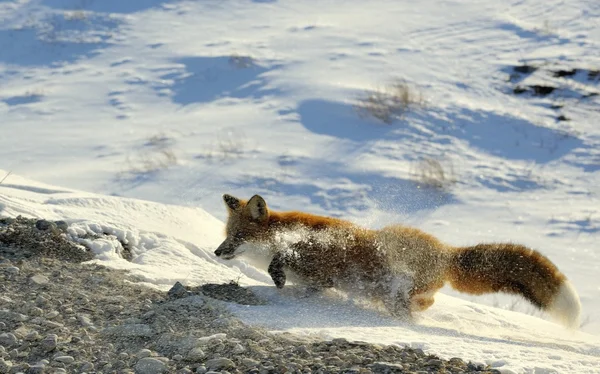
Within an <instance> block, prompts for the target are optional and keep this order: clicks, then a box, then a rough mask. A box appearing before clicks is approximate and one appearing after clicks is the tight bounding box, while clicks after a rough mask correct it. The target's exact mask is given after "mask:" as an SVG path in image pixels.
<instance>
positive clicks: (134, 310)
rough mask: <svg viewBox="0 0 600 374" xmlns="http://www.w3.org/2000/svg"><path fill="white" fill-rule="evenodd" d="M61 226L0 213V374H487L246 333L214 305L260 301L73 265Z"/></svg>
mask: <svg viewBox="0 0 600 374" xmlns="http://www.w3.org/2000/svg"><path fill="white" fill-rule="evenodd" d="M40 222H41V223H40ZM66 228H67V224H66V223H64V221H59V222H50V221H45V220H35V219H25V218H20V217H19V218H17V219H12V218H8V219H7V218H0V321H2V322H0V374H5V373H10V374H13V373H15V374H16V373H27V374H29V373H123V374H125V373H140V374H142V373H144V374H146V373H147V374H154V373H156V374H158V373H203V374H204V373H207V374H209V373H217V372H218V373H253V374H269V373H286V372H287V373H365V374H367V373H473V372H478V373H498V371H496V370H493V369H490V368H489V367H485V366H483V365H476V364H473V363H469V362H465V361H464V360H463V359H461V358H452V359H450V360H443V359H440V358H439V357H437V356H435V355H430V354H426V353H424V352H423V351H422V350H420V349H411V348H406V347H399V346H394V345H390V346H385V345H378V344H370V343H365V342H359V341H348V340H346V339H333V340H318V339H316V338H307V337H303V336H295V335H292V334H287V333H284V334H271V333H269V332H267V331H265V330H263V329H261V328H257V327H251V326H247V325H245V324H243V323H242V322H241V321H240V320H239V319H237V318H235V317H234V316H233V315H231V314H230V313H229V312H228V311H227V309H226V308H225V306H224V305H223V304H224V303H223V301H221V300H225V301H227V302H238V303H243V304H246V305H260V304H262V303H264V302H263V301H262V300H260V299H259V298H257V297H256V296H255V295H253V294H252V293H251V292H250V291H249V290H247V289H244V288H243V287H240V286H239V285H237V284H235V283H228V284H223V285H217V284H211V285H203V286H201V287H196V288H187V287H185V286H183V285H181V284H175V285H174V286H173V289H172V290H171V291H170V292H168V293H166V292H159V291H156V290H154V289H151V288H147V287H142V286H138V285H136V284H135V283H132V282H131V277H130V276H129V275H128V274H127V272H124V271H118V270H112V269H108V268H106V267H103V266H100V265H97V264H89V263H83V262H84V261H87V260H89V259H91V258H92V257H93V256H92V255H91V252H90V251H89V250H87V249H85V248H82V247H81V246H80V245H77V244H74V243H72V242H70V241H68V240H67V239H66V237H65V235H64V232H65V230H66Z"/></svg>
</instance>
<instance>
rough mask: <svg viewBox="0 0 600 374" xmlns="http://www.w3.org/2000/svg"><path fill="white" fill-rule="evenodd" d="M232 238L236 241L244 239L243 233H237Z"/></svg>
mask: <svg viewBox="0 0 600 374" xmlns="http://www.w3.org/2000/svg"><path fill="white" fill-rule="evenodd" d="M233 237H234V238H236V239H244V233H241V232H238V233H236V234H235V235H234V236H233Z"/></svg>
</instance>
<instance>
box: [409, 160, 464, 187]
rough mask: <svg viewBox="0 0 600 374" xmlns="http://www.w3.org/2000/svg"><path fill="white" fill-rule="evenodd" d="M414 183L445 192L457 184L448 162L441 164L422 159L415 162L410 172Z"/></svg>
mask: <svg viewBox="0 0 600 374" xmlns="http://www.w3.org/2000/svg"><path fill="white" fill-rule="evenodd" d="M412 175H413V178H414V179H415V181H416V182H417V183H419V184H421V185H423V186H426V187H430V188H436V189H440V190H445V189H448V188H450V187H451V186H452V185H454V184H455V183H456V182H457V179H456V173H455V172H454V165H453V164H452V162H451V161H450V160H446V161H444V162H441V161H439V160H437V159H434V158H429V157H427V158H424V159H422V160H420V161H418V162H416V163H415V164H414V166H413V171H412Z"/></svg>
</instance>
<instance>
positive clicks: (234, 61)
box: [229, 53, 254, 69]
mask: <svg viewBox="0 0 600 374" xmlns="http://www.w3.org/2000/svg"><path fill="white" fill-rule="evenodd" d="M229 64H230V65H231V66H233V67H234V68H236V69H246V68H249V67H252V66H254V59H253V58H252V57H250V56H244V55H239V54H237V53H234V54H232V55H231V56H229Z"/></svg>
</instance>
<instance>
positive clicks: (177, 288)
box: [167, 282, 192, 299]
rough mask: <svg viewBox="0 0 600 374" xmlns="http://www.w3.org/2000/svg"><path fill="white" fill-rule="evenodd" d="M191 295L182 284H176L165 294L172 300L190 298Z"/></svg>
mask: <svg viewBox="0 0 600 374" xmlns="http://www.w3.org/2000/svg"><path fill="white" fill-rule="evenodd" d="M191 294H192V293H191V292H190V291H188V290H187V289H186V288H185V286H184V285H183V284H181V283H180V282H176V283H175V284H174V285H173V287H171V289H170V290H169V292H167V296H168V297H169V298H172V299H181V298H184V297H187V296H190V295H191Z"/></svg>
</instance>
